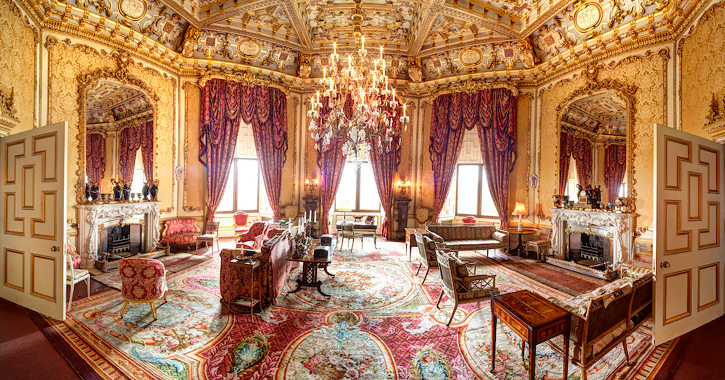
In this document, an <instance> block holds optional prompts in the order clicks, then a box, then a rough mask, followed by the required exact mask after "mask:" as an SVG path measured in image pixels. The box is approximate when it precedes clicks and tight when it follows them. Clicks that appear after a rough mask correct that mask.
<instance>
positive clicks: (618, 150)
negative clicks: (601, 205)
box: [604, 144, 627, 203]
mask: <svg viewBox="0 0 725 380" xmlns="http://www.w3.org/2000/svg"><path fill="white" fill-rule="evenodd" d="M626 163H627V146H626V145H614V144H612V145H609V146H607V149H606V150H605V151H604V170H605V172H604V184H605V185H607V196H608V198H607V202H611V203H614V198H616V197H617V194H618V193H619V187H620V186H622V182H623V181H624V173H625V171H626V169H625V164H626Z"/></svg>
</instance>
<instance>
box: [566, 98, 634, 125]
mask: <svg viewBox="0 0 725 380" xmlns="http://www.w3.org/2000/svg"><path fill="white" fill-rule="evenodd" d="M562 121H563V122H564V123H567V124H570V125H573V126H576V127H579V128H582V129H585V130H587V131H590V132H594V133H596V134H599V135H610V136H625V134H626V131H627V106H626V104H625V103H624V101H623V100H622V99H620V98H619V97H618V96H616V95H615V94H614V93H611V92H604V93H601V94H596V95H592V96H589V97H586V98H583V99H578V100H576V101H574V102H572V103H571V104H570V105H569V108H568V109H567V111H566V112H565V113H564V114H563V115H562Z"/></svg>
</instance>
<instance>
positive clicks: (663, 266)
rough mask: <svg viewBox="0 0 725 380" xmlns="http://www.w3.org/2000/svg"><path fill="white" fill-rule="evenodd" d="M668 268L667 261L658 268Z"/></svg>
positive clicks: (668, 263)
mask: <svg viewBox="0 0 725 380" xmlns="http://www.w3.org/2000/svg"><path fill="white" fill-rule="evenodd" d="M669 267H670V262H669V261H663V262H661V263H660V268H662V269H665V268H669Z"/></svg>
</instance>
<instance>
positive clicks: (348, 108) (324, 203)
mask: <svg viewBox="0 0 725 380" xmlns="http://www.w3.org/2000/svg"><path fill="white" fill-rule="evenodd" d="M322 104H323V106H322V109H321V110H320V125H324V123H325V120H326V119H327V117H328V114H329V113H330V108H329V107H328V106H327V102H326V101H322ZM344 107H345V109H344V110H343V111H344V112H345V114H346V115H348V117H349V116H350V115H352V99H350V98H348V99H347V100H346V101H345V105H344ZM322 145H323V144H322V143H321V142H320V143H318V144H317V145H316V146H315V149H317V167H318V168H320V177H322V181H321V182H320V207H321V208H322V210H321V211H320V223H321V224H322V228H321V229H320V230H321V232H322V234H323V235H324V234H328V233H330V209H331V208H332V203H333V202H334V201H335V195H336V194H337V188H338V187H339V186H340V180H341V179H342V170H343V169H344V166H345V160H346V159H347V157H346V156H345V155H344V154H343V153H342V146H343V145H344V142H343V141H342V140H340V139H338V138H336V137H335V138H332V139H331V140H330V144H329V145H328V146H327V150H324V151H323V150H322Z"/></svg>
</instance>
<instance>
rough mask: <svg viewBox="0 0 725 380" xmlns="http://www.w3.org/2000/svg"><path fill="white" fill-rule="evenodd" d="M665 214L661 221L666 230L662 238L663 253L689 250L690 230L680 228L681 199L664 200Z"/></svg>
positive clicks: (690, 242) (669, 253)
mask: <svg viewBox="0 0 725 380" xmlns="http://www.w3.org/2000/svg"><path fill="white" fill-rule="evenodd" d="M665 215H667V217H666V218H664V220H663V221H662V223H664V224H665V231H667V233H666V235H665V238H664V243H665V244H664V245H665V247H664V251H665V255H671V254H676V253H683V252H689V251H691V250H692V231H689V230H687V231H683V230H682V201H681V200H669V201H668V200H666V201H665ZM673 218H674V219H675V220H674V221H673V220H672V219H673Z"/></svg>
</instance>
